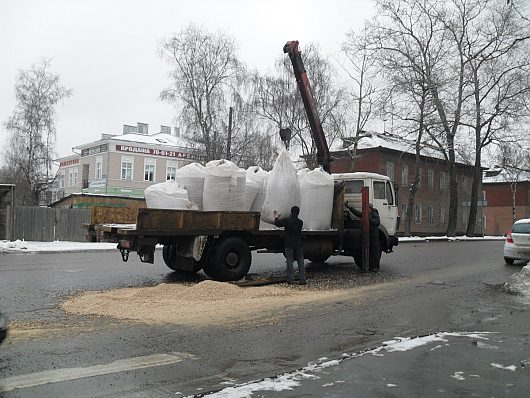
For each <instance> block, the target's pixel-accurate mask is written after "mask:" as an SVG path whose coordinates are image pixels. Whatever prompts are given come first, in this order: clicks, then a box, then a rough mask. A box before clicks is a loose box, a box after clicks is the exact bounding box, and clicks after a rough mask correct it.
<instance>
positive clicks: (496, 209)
mask: <svg viewBox="0 0 530 398" xmlns="http://www.w3.org/2000/svg"><path fill="white" fill-rule="evenodd" d="M511 181H517V184H516V185H514V186H513V187H514V190H513V191H514V192H515V219H516V220H519V219H521V218H530V173H528V172H526V173H521V174H520V175H518V176H515V175H512V176H510V175H509V174H507V173H506V171H505V170H503V169H500V168H497V169H490V170H486V171H485V172H484V177H483V179H482V191H483V196H484V201H485V207H484V218H485V233H486V234H488V235H504V234H506V232H507V231H509V230H510V228H511V227H512V224H513V218H512V216H513V214H512V211H513V205H512V203H513V193H512V183H511Z"/></svg>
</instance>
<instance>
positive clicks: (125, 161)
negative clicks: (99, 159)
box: [121, 156, 134, 181]
mask: <svg viewBox="0 0 530 398" xmlns="http://www.w3.org/2000/svg"><path fill="white" fill-rule="evenodd" d="M133 164H134V159H133V158H132V157H130V156H122V157H121V179H122V180H130V181H132V179H133Z"/></svg>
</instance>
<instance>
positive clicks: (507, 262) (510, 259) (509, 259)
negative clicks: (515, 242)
mask: <svg viewBox="0 0 530 398" xmlns="http://www.w3.org/2000/svg"><path fill="white" fill-rule="evenodd" d="M504 262H505V263H506V264H508V265H513V263H514V262H515V260H514V259H513V258H508V257H504Z"/></svg>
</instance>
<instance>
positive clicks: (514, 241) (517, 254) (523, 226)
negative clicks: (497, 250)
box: [504, 218, 530, 264]
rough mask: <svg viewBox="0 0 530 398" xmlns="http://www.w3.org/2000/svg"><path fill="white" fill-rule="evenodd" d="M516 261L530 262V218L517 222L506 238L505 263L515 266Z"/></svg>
mask: <svg viewBox="0 0 530 398" xmlns="http://www.w3.org/2000/svg"><path fill="white" fill-rule="evenodd" d="M516 260H521V261H524V262H525V263H528V261H530V218H523V219H522V220H519V221H516V222H515V224H513V226H512V229H511V231H510V232H508V235H507V236H506V241H505V242H504V261H506V264H513V263H514V261H516Z"/></svg>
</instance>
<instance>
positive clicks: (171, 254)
mask: <svg viewBox="0 0 530 398" xmlns="http://www.w3.org/2000/svg"><path fill="white" fill-rule="evenodd" d="M162 258H163V259H164V262H165V263H166V265H167V266H168V267H169V268H170V269H172V270H173V271H180V272H186V273H190V274H193V273H195V272H198V271H200V270H201V269H202V265H201V264H200V262H198V261H195V260H194V259H192V258H178V257H177V246H176V245H164V248H163V249H162ZM183 262H186V263H187V264H186V266H184V264H183Z"/></svg>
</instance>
